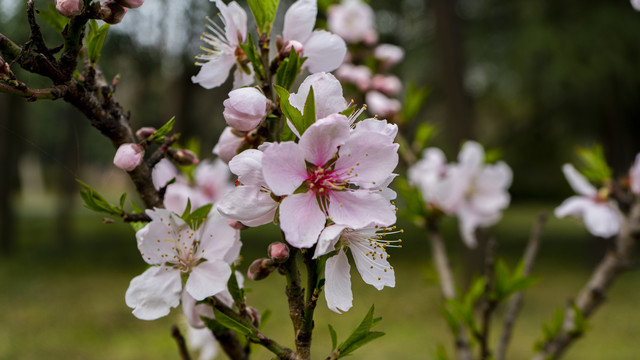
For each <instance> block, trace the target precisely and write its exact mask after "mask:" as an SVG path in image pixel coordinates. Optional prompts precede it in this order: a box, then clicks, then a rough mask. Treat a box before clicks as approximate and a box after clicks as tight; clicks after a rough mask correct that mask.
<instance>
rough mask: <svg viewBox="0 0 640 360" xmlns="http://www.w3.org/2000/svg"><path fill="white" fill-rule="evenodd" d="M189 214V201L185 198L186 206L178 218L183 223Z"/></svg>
mask: <svg viewBox="0 0 640 360" xmlns="http://www.w3.org/2000/svg"><path fill="white" fill-rule="evenodd" d="M189 214H191V199H190V198H187V206H186V207H185V208H184V211H183V212H182V215H181V216H180V217H181V218H182V220H184V222H187V217H189Z"/></svg>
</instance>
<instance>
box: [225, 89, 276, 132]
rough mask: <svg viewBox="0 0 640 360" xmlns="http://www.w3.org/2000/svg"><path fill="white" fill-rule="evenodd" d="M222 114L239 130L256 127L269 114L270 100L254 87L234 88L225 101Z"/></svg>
mask: <svg viewBox="0 0 640 360" xmlns="http://www.w3.org/2000/svg"><path fill="white" fill-rule="evenodd" d="M223 105H224V112H223V113H222V115H223V116H224V119H225V120H226V121H227V124H228V125H229V126H231V127H232V128H234V129H236V130H239V131H249V130H253V129H255V128H256V127H257V126H258V125H260V123H261V122H262V120H264V118H265V117H266V116H267V106H268V105H269V100H268V99H267V97H266V96H264V94H263V93H262V92H261V91H260V90H258V89H256V88H253V87H244V88H240V89H236V90H233V91H231V92H230V93H229V97H228V98H227V99H226V100H225V101H224V102H223Z"/></svg>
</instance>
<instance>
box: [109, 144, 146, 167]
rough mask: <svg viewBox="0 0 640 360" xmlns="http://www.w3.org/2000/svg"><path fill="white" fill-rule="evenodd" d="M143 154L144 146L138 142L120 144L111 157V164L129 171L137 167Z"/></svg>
mask: <svg viewBox="0 0 640 360" xmlns="http://www.w3.org/2000/svg"><path fill="white" fill-rule="evenodd" d="M143 156H144V148H143V147H142V146H140V145H138V144H131V143H127V144H122V145H120V147H119V148H118V151H116V155H115V156H114V157H113V164H114V165H115V166H117V167H119V168H120V169H122V170H126V171H131V170H133V169H135V168H136V167H138V165H140V163H141V162H142V157H143Z"/></svg>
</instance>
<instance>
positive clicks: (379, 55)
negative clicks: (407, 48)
mask: <svg viewBox="0 0 640 360" xmlns="http://www.w3.org/2000/svg"><path fill="white" fill-rule="evenodd" d="M373 56H374V57H375V58H376V59H378V60H380V62H382V66H383V68H385V69H388V68H390V67H392V66H393V65H395V64H397V63H399V62H400V61H402V59H404V50H403V49H402V48H401V47H399V46H396V45H391V44H380V45H378V46H377V47H376V49H375V50H374V51H373Z"/></svg>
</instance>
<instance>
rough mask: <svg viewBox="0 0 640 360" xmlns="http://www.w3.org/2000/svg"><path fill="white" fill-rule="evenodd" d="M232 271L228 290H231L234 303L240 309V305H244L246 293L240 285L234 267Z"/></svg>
mask: <svg viewBox="0 0 640 360" xmlns="http://www.w3.org/2000/svg"><path fill="white" fill-rule="evenodd" d="M231 270H232V271H231V277H229V281H228V282H227V288H228V289H229V293H230V294H231V298H232V299H233V302H234V303H235V305H236V306H237V307H238V308H239V307H240V305H242V303H244V291H243V290H242V288H241V287H240V285H238V279H237V278H236V272H235V268H234V267H233V266H232V268H231Z"/></svg>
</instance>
